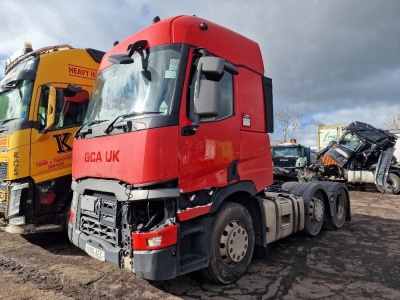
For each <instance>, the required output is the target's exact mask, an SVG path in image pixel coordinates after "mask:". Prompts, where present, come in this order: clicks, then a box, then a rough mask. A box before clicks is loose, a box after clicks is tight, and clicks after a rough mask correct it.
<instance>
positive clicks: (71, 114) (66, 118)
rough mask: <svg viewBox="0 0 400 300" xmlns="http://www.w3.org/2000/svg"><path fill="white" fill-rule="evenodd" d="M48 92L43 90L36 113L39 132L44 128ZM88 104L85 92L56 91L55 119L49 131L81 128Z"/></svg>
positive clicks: (87, 96) (87, 94)
mask: <svg viewBox="0 0 400 300" xmlns="http://www.w3.org/2000/svg"><path fill="white" fill-rule="evenodd" d="M48 96H49V91H48V88H47V89H46V87H44V88H43V90H42V94H41V98H40V106H39V111H38V121H39V128H40V130H42V129H44V128H45V127H46V118H47V107H48ZM88 102H89V93H88V92H87V91H84V90H82V91H78V92H71V91H70V90H68V89H59V88H57V89H56V117H55V121H54V125H53V127H52V128H51V129H50V130H51V131H53V130H59V129H64V128H69V127H75V126H81V125H82V124H83V121H84V119H85V115H86V110H87V106H88Z"/></svg>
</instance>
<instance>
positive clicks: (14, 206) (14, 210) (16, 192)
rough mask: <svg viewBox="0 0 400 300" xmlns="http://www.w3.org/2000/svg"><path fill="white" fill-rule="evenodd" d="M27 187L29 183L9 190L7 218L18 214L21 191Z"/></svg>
mask: <svg viewBox="0 0 400 300" xmlns="http://www.w3.org/2000/svg"><path fill="white" fill-rule="evenodd" d="M28 187H29V183H24V184H19V185H15V186H13V187H12V188H11V192H10V202H9V203H8V217H10V216H14V215H17V214H19V207H20V204H21V194H22V190H23V189H26V188H28Z"/></svg>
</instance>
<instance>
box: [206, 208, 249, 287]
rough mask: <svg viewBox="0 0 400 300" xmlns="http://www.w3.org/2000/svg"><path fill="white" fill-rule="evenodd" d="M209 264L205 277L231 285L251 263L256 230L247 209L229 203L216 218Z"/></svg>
mask: <svg viewBox="0 0 400 300" xmlns="http://www.w3.org/2000/svg"><path fill="white" fill-rule="evenodd" d="M210 243H211V245H210V262H209V266H208V268H207V269H204V270H203V274H204V275H205V276H206V277H207V278H208V279H210V280H212V281H214V282H217V283H223V284H228V283H232V282H234V281H236V280H238V279H239V278H240V277H241V276H242V275H243V274H244V273H245V271H246V269H247V266H248V265H249V264H250V261H251V258H252V256H253V251H254V229H253V222H252V219H251V216H250V214H249V212H248V211H247V209H246V208H245V207H244V206H243V205H240V204H237V203H230V202H229V203H226V204H225V205H223V206H222V207H221V209H220V210H219V212H218V213H217V215H216V217H215V222H214V226H213V230H212V233H211V241H210Z"/></svg>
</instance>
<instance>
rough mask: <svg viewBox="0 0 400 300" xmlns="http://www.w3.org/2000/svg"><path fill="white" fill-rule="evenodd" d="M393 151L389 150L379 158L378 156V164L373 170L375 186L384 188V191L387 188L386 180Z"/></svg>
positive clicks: (392, 149)
mask: <svg viewBox="0 0 400 300" xmlns="http://www.w3.org/2000/svg"><path fill="white" fill-rule="evenodd" d="M394 150H395V148H389V149H387V150H386V151H385V152H383V153H382V154H381V156H379V159H378V164H377V165H376V169H375V184H376V185H378V186H381V187H384V188H385V190H386V188H387V187H388V186H387V183H386V180H387V177H388V174H389V169H390V165H391V163H392V158H393V153H394Z"/></svg>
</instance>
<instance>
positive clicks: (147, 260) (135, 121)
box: [68, 16, 324, 283]
mask: <svg viewBox="0 0 400 300" xmlns="http://www.w3.org/2000/svg"><path fill="white" fill-rule="evenodd" d="M263 74H264V66H263V61H262V57H261V53H260V49H259V47H258V44H257V43H255V42H254V41H252V40H250V39H248V38H246V37H244V36H242V35H240V34H238V33H235V32H233V31H231V30H228V29H226V28H224V27H222V26H219V25H217V24H214V23H212V22H210V21H206V20H204V19H201V18H198V17H194V16H178V17H173V18H169V19H165V20H162V21H157V22H155V23H154V24H152V25H150V26H149V27H147V28H145V29H143V30H141V31H139V32H138V33H136V34H134V35H132V36H130V37H129V38H127V39H126V40H124V41H122V42H120V43H119V44H117V45H116V46H114V47H113V48H112V49H111V50H110V51H109V52H108V53H106V55H105V57H104V59H103V60H102V62H101V65H100V68H99V71H98V74H97V77H96V81H95V87H94V90H93V93H92V96H91V99H90V102H89V107H88V113H87V115H86V120H85V125H84V126H82V128H81V129H80V130H79V131H78V132H77V134H76V136H75V140H74V149H73V165H72V176H73V179H74V180H73V183H72V189H73V191H74V197H73V204H72V210H71V218H70V222H69V233H68V234H69V238H70V240H71V241H72V242H73V243H74V244H75V245H77V246H79V247H80V248H82V249H83V250H85V251H86V252H87V253H88V254H90V255H91V256H94V257H95V258H97V259H100V260H104V261H107V262H110V263H112V264H114V265H116V266H118V267H121V268H126V269H129V270H130V271H132V272H135V273H136V274H137V275H138V276H141V277H144V278H146V279H150V280H166V279H171V278H174V277H176V276H178V275H181V274H185V273H188V272H192V271H195V270H200V269H204V273H205V275H206V276H207V277H209V278H210V279H212V280H214V281H217V282H222V283H229V282H232V281H234V280H236V279H237V278H239V277H240V276H241V275H242V274H243V273H244V271H245V270H246V267H247V265H248V264H249V262H250V260H251V257H252V254H253V249H254V246H255V245H261V246H266V244H267V240H266V239H267V231H268V230H270V235H271V239H270V240H269V241H268V242H271V241H273V240H275V239H277V238H279V237H280V235H279V234H278V232H277V231H279V228H280V227H279V226H275V223H274V226H270V228H268V227H267V226H266V224H267V223H266V221H265V220H266V210H267V207H268V211H271V212H273V214H275V211H277V210H278V204H277V203H278V202H277V201H276V202H273V201H270V203H269V204H268V205H267V204H265V203H264V202H265V201H264V200H262V199H261V198H260V197H259V196H258V195H259V194H260V193H263V191H264V189H265V188H266V187H268V186H270V185H271V184H272V182H273V172H272V159H271V150H270V142H269V136H268V132H272V130H273V112H272V81H271V79H269V78H267V77H265V76H264V75H263ZM289 198H290V197H289ZM323 201H324V199H320V200H319V203H318V205H314V206H313V207H315V208H316V209H317V210H318V213H317V214H316V216H318V217H317V218H316V220H317V221H318V226H319V225H321V226H322V218H323V215H324V210H323V208H324V205H323V203H322V202H323ZM281 202H282V203H283V204H282V205H284V206H285V207H286V208H285V209H284V210H282V211H284V212H285V214H286V212H287V213H288V214H289V212H290V214H291V217H287V216H286V217H285V218H283V217H282V220H291V222H293V225H291V226H290V228H288V226H285V228H288V229H289V230H290V232H289V231H287V234H289V233H291V232H295V231H299V230H302V229H303V227H304V217H302V211H303V208H302V207H303V203H302V199H301V198H300V199H298V198H296V197H291V198H290V199H289V200H288V199H286V200H285V199H283V200H282V201H281ZM279 205H280V204H279ZM272 206H275V207H276V209H275V208H274V209H271V207H272ZM271 220H272V218H271ZM280 220H281V219H279V220H277V223H276V224H277V225H278V224H279V222H280ZM317 221H316V222H317ZM285 222H286V221H285ZM275 227H276V228H275ZM282 228H283V227H282ZM318 231H319V230H318ZM275 232H276V234H275ZM287 234H286V233H285V234H283V235H282V236H285V235H287Z"/></svg>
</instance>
